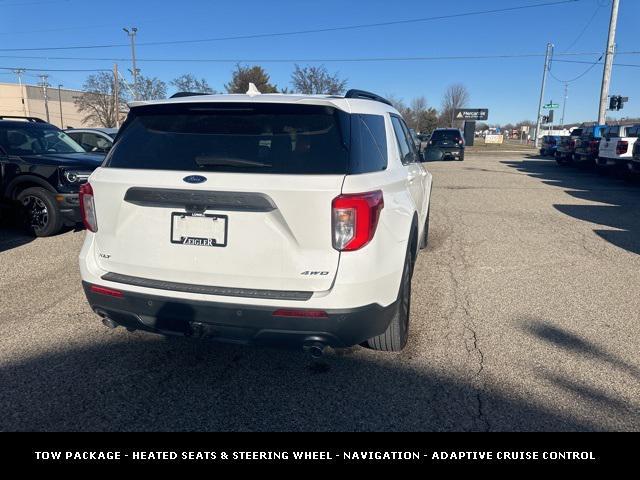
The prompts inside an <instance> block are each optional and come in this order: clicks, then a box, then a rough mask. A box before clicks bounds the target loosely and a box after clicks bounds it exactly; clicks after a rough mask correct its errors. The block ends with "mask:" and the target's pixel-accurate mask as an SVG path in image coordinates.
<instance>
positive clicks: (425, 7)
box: [0, 0, 640, 123]
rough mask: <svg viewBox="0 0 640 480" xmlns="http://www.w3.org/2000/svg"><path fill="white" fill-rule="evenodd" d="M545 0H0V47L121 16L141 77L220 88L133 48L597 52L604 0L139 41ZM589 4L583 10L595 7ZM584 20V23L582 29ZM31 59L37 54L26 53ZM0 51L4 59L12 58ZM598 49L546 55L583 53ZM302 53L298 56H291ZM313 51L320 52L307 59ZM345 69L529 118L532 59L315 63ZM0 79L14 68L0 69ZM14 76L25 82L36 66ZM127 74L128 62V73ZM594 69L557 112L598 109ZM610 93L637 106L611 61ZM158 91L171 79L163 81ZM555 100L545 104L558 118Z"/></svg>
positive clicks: (277, 73)
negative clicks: (182, 78) (133, 37)
mask: <svg viewBox="0 0 640 480" xmlns="http://www.w3.org/2000/svg"><path fill="white" fill-rule="evenodd" d="M548 1H551V0H482V1H477V0H455V1H442V0H437V1H432V0H423V1H417V0H416V1H403V0H396V1H394V2H389V1H388V0H369V1H345V0H341V1H340V0H323V1H322V2H318V1H310V0H298V1H293V0H287V1H285V0H282V1H278V0H272V1H265V0H262V1H254V0H237V1H205V0H182V1H180V2H176V1H163V0H156V1H149V0H144V1H142V0H138V1H133V0H127V1H124V0H110V1H100V2H98V1H91V0H0V48H2V49H10V48H28V47H45V46H47V47H58V46H61V47H66V46H78V45H103V44H119V43H124V44H126V43H127V42H128V38H127V36H126V34H125V33H124V32H123V31H122V27H123V26H131V25H134V26H137V27H138V29H139V32H138V37H137V41H138V42H139V43H140V45H139V46H138V48H137V55H138V57H139V58H140V62H139V65H138V67H139V68H140V69H141V70H142V73H143V74H144V75H147V76H157V77H159V78H161V79H163V80H165V81H168V80H171V79H172V78H175V77H176V76H178V75H179V74H181V73H187V72H190V73H193V74H194V75H196V76H198V77H205V78H206V79H207V80H208V81H209V83H210V84H211V86H212V87H214V88H216V89H218V90H222V89H223V85H224V83H225V82H226V81H228V80H229V77H230V72H231V70H232V68H233V66H234V63H233V62H228V63H204V62H203V63H195V62H183V63H178V62H167V63H160V62H148V61H144V59H231V60H233V59H291V58H294V59H311V58H313V59H327V58H358V57H359V58H361V57H399V56H401V57H407V56H409V57H411V56H423V57H424V56H474V55H500V54H509V55H511V54H543V53H544V50H545V45H546V43H547V42H549V41H550V42H552V43H554V44H555V46H556V52H563V51H566V49H567V48H569V47H571V50H570V51H571V52H602V51H604V49H605V43H606V35H607V27H608V22H609V12H610V0H579V1H577V2H575V3H570V4H567V5H560V6H550V7H540V8H535V9H527V10H520V11H512V12H505V13H493V14H487V15H478V16H469V17H464V18H455V19H444V20H436V21H426V22H420V23H410V24H404V25H391V26H380V27H372V28H363V29H358V30H347V31H334V32H328V33H310V34H300V35H295V36H281V37H271V38H259V39H242V40H227V41H217V42H209V43H193V44H182V45H170V46H167V45H163V46H150V45H146V46H145V45H142V43H144V42H154V41H165V40H189V39H200V38H211V37H224V36H237V35H244V34H256V33H268V32H284V31H292V30H305V29H316V28H325V27H333V26H346V25H354V24H364V23H376V22H385V21H395V20H406V19H415V18H420V17H431V16H438V15H448V14H456V13H463V12H471V11H478V10H490V9H498V8H506V7H513V6H519V5H532V4H537V3H546V2H548ZM598 7H600V8H599V10H598V13H597V14H596V16H595V17H594V13H595V12H596V9H597V8H598ZM590 19H593V20H592V22H591V24H590V25H589V27H588V28H587V30H586V31H585V33H584V35H582V37H581V38H579V39H578V40H577V42H575V45H573V46H572V45H571V44H572V43H574V41H575V40H576V39H577V38H578V36H579V34H580V32H581V31H583V29H584V27H585V26H586V25H587V24H588V22H589V21H590ZM638 19H640V1H639V0H621V11H620V17H619V24H618V38H617V44H618V51H620V52H622V51H640V36H639V35H638V28H639V25H640V24H639V23H638ZM28 56H31V57H42V58H26V57H28ZM12 57H13V58H12ZM50 57H83V58H87V57H91V58H105V60H59V59H52V58H50ZM112 58H121V59H123V60H121V61H119V62H118V64H119V67H120V68H121V69H123V70H125V69H128V68H130V63H129V62H128V61H125V59H127V58H129V48H127V47H125V46H123V47H115V48H102V49H77V50H60V51H56V50H53V51H51V50H49V51H27V52H25V51H22V52H19V51H0V67H18V66H19V67H27V68H38V69H43V70H47V69H93V68H112V66H113V63H114V61H112V60H109V59H112ZM597 58H598V55H584V56H575V57H574V56H571V57H558V59H564V60H572V61H584V62H594V61H595V60H597ZM616 62H618V63H627V64H636V65H640V55H619V56H618V57H617V58H616ZM299 63H301V64H303V65H304V64H307V63H311V62H299ZM313 63H319V62H313ZM324 63H325V65H326V66H327V68H329V69H330V70H332V71H339V72H340V74H341V75H342V76H344V77H346V78H348V80H349V87H354V88H361V89H367V90H372V91H374V92H378V93H380V94H383V95H384V94H394V95H396V96H398V97H401V98H404V99H405V100H407V101H408V100H410V99H411V98H412V97H414V96H420V95H424V96H425V97H426V98H427V100H428V102H429V103H430V104H431V105H434V106H436V107H439V106H440V103H441V98H442V94H443V92H444V90H445V89H446V87H447V85H449V84H451V83H454V82H461V83H464V84H465V85H466V86H467V87H468V89H469V91H470V93H471V105H470V106H473V107H488V108H489V109H490V118H489V122H490V123H506V122H516V121H519V120H523V119H532V120H533V119H534V118H535V115H536V110H537V102H538V96H539V88H540V80H541V74H542V64H543V58H542V57H532V58H516V59H464V60H433V61H416V60H413V61H397V62H330V61H327V62H324ZM261 64H262V65H263V66H264V67H265V68H266V69H267V71H268V72H269V74H270V75H271V78H272V81H273V82H274V83H276V84H277V85H278V86H284V85H287V84H288V83H289V77H290V73H291V70H292V68H293V64H292V63H270V62H266V61H265V62H261ZM588 66H589V65H588V64H579V63H560V62H556V63H554V65H553V70H552V71H553V73H554V74H555V75H556V76H557V77H558V78H560V79H571V78H574V77H576V76H578V75H579V74H581V73H582V72H584V71H585V70H586V69H587V68H588ZM0 72H3V73H0V81H5V82H6V81H15V76H14V75H12V74H7V71H6V70H0ZM30 73H31V74H32V76H30V77H27V80H28V81H29V82H30V83H35V82H37V78H36V77H35V76H34V75H33V74H34V73H35V72H30ZM50 75H51V77H50V80H49V82H50V83H51V84H53V85H55V86H57V85H58V84H59V83H62V84H64V85H65V86H67V87H69V88H79V87H80V86H81V85H82V82H83V80H84V78H85V77H86V75H88V73H82V72H50ZM127 75H128V72H127ZM601 77H602V67H601V66H596V67H595V68H593V69H592V70H591V71H590V72H589V73H587V74H586V75H585V76H584V77H583V78H581V79H580V80H578V81H576V82H574V83H572V84H571V85H570V87H569V100H568V104H567V115H566V120H567V122H570V121H588V120H594V119H595V117H596V116H597V103H598V97H599V85H600V81H601ZM612 82H613V83H612V90H611V93H612V94H618V93H619V94H623V95H626V96H629V97H630V102H629V103H628V104H627V108H626V109H625V110H623V111H622V112H620V113H619V114H614V115H613V116H614V117H616V118H618V117H622V116H640V91H638V85H640V68H637V67H623V66H619V67H614V73H613V81H612ZM563 90H564V87H563V85H562V84H561V83H560V82H558V81H556V80H554V79H552V78H550V79H549V83H548V90H547V92H548V93H547V95H546V100H553V101H554V102H557V103H561V101H562V98H563ZM170 93H171V91H170ZM559 114H560V112H559V111H558V112H557V115H558V116H557V118H558V119H559V116H560V115H559Z"/></svg>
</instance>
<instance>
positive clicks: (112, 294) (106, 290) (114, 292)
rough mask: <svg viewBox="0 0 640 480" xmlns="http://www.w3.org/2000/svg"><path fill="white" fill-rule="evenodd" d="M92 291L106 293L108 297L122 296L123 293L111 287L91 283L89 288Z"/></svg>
mask: <svg viewBox="0 0 640 480" xmlns="http://www.w3.org/2000/svg"><path fill="white" fill-rule="evenodd" d="M90 290H91V291H92V292H93V293H98V294H100V295H107V296H109V297H116V298H122V297H123V296H124V294H123V293H122V292H121V291H120V290H114V289H113V288H107V287H101V286H99V285H91V289H90Z"/></svg>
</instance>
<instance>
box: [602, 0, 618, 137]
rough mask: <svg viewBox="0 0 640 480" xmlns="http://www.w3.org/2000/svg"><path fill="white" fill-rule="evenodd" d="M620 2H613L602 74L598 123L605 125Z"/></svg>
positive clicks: (614, 0)
mask: <svg viewBox="0 0 640 480" xmlns="http://www.w3.org/2000/svg"><path fill="white" fill-rule="evenodd" d="M619 7H620V0H613V2H612V4H611V19H610V20H609V38H608V39H607V52H606V56H605V58H604V71H603V72H602V88H601V89H600V110H599V111H598V123H599V124H600V125H604V123H605V122H606V121H607V100H608V98H609V86H610V85H611V70H612V68H613V57H614V55H615V50H616V28H617V26H618V8H619Z"/></svg>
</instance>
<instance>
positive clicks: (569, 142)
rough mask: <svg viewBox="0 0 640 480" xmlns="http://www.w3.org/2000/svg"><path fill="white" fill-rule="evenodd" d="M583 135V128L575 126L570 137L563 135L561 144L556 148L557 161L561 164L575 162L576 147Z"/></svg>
mask: <svg viewBox="0 0 640 480" xmlns="http://www.w3.org/2000/svg"><path fill="white" fill-rule="evenodd" d="M581 135H582V129H581V128H575V129H573V131H572V132H571V135H570V136H568V137H561V139H560V145H558V148H557V149H556V161H557V162H558V163H559V164H563V163H571V162H573V155H574V153H575V149H576V141H577V140H578V139H579V138H580V136H581Z"/></svg>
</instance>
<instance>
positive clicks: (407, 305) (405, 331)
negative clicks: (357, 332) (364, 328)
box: [367, 250, 413, 352]
mask: <svg viewBox="0 0 640 480" xmlns="http://www.w3.org/2000/svg"><path fill="white" fill-rule="evenodd" d="M412 273H413V261H412V257H411V251H410V250H409V251H408V252H407V256H406V258H405V261H404V268H403V271H402V280H401V281H400V292H399V293H398V301H397V302H396V303H397V306H396V311H395V313H394V315H393V318H392V319H391V323H390V324H389V327H388V328H387V330H386V331H385V332H384V333H383V334H382V335H378V336H377V337H373V338H370V339H369V340H367V346H368V347H369V348H372V349H373V350H380V351H383V352H399V351H401V350H402V349H403V348H404V347H405V345H406V344H407V340H408V338H409V315H410V313H411V276H412Z"/></svg>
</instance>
